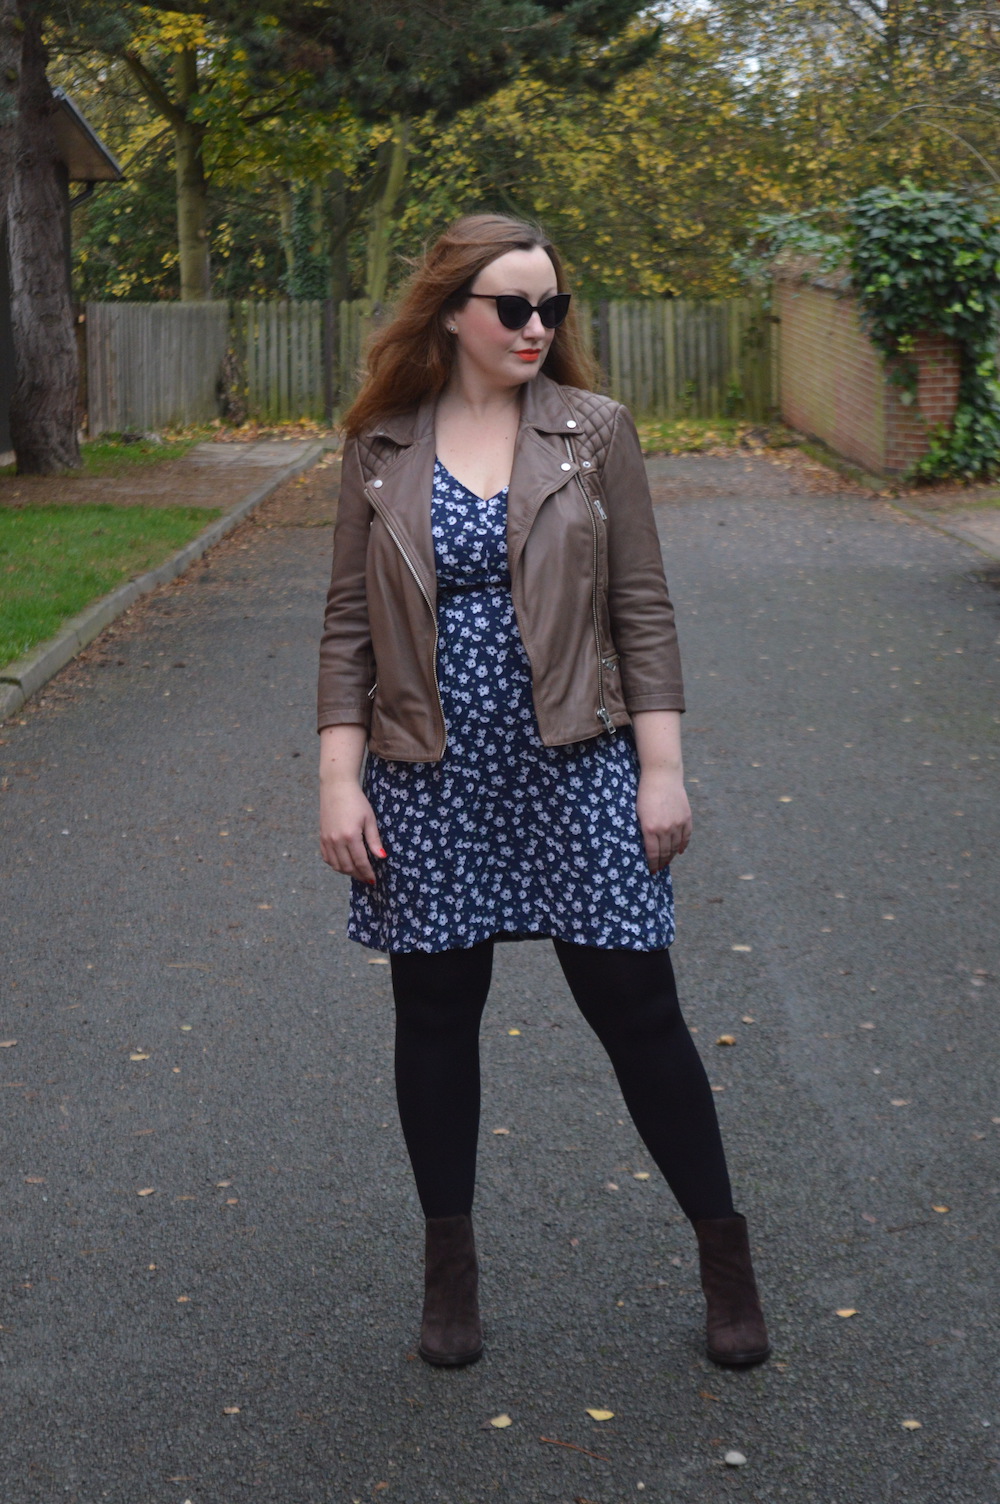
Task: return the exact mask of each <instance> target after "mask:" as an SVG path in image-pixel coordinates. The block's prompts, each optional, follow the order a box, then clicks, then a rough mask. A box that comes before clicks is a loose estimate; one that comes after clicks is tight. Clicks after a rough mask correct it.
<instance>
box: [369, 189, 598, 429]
mask: <svg viewBox="0 0 1000 1504" xmlns="http://www.w3.org/2000/svg"><path fill="white" fill-rule="evenodd" d="M535 246H540V247H541V248H542V250H543V251H545V252H546V254H547V255H548V257H549V260H550V261H551V262H552V266H553V268H554V270H555V274H556V287H557V288H558V290H559V291H560V292H565V291H566V290H567V289H566V277H565V273H564V271H563V266H562V262H561V261H560V259H559V253H558V252H557V250H556V248H555V246H554V245H553V244H552V242H551V241H550V240H549V239H548V237H547V236H546V235H544V234H543V232H542V231H541V230H540V229H539V228H538V227H537V226H536V225H530V224H526V223H524V222H523V221H522V220H519V219H510V218H508V217H507V216H506V215H504V214H468V215H466V216H465V218H464V219H459V220H457V221H456V222H455V224H453V225H451V226H450V227H449V228H448V229H447V230H445V232H444V234H443V235H442V236H441V237H440V239H438V240H436V241H435V242H434V244H433V245H432V246H431V248H430V250H428V251H427V252H426V254H425V255H424V257H423V260H422V261H421V262H420V263H419V265H418V266H417V268H416V270H415V271H414V272H413V275H412V276H411V277H410V279H409V281H408V282H407V284H406V286H405V287H404V289H403V292H402V296H401V298H400V301H399V305H398V308H397V310H396V314H395V317H394V318H393V319H392V320H391V322H390V323H389V324H387V325H386V327H385V328H384V329H380V330H379V332H378V333H377V334H376V335H375V337H374V339H373V340H372V342H371V345H370V346H369V349H368V361H367V372H366V375H365V380H364V384H363V385H362V387H361V390H360V392H359V393H358V395H357V397H356V399H355V401H354V402H353V403H352V405H351V407H350V409H349V410H348V412H347V413H346V414H345V416H344V420H343V422H344V428H345V429H346V431H347V433H348V434H351V435H356V434H359V433H364V432H366V431H368V430H369V429H371V428H373V427H375V426H376V425H377V424H378V423H379V422H381V421H382V419H384V418H387V417H389V415H390V414H391V413H399V412H405V411H406V410H407V409H408V408H411V407H415V406H416V405H417V403H419V402H421V401H423V399H424V398H425V397H436V396H438V395H439V393H441V392H442V391H444V388H445V387H446V386H447V385H448V382H449V380H450V378H451V371H452V365H453V363H454V358H455V356H454V351H455V342H454V340H452V339H449V337H448V334H447V331H446V330H445V327H444V316H445V315H446V314H447V313H448V311H449V310H450V309H452V308H456V309H457V308H462V307H463V306H464V305H465V303H466V302H467V301H468V295H469V292H470V290H471V288H472V284H473V282H474V281H475V279H476V277H477V276H478V275H479V273H480V272H481V271H482V269H483V267H484V266H489V264H490V262H491V261H495V260H496V259H497V257H498V256H503V255H505V254H506V253H507V251H530V250H533V249H534V248H535ZM545 374H546V375H547V376H550V377H551V378H552V380H553V381H558V382H560V383H561V384H562V385H563V386H576V387H584V388H586V389H588V390H589V389H592V388H593V387H594V385H595V376H596V370H595V366H594V362H593V360H592V358H591V356H590V354H589V352H588V350H587V348H586V346H585V344H584V342H583V340H582V338H581V336H580V330H579V326H578V324H577V321H576V319H575V317H574V311H573V306H572V304H571V305H570V311H569V315H568V317H567V318H566V320H565V322H564V323H562V324H560V325H559V328H558V329H557V330H556V331H555V336H554V338H553V340H552V344H551V345H550V347H549V352H548V354H547V355H546V357H545Z"/></svg>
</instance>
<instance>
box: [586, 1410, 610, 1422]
mask: <svg viewBox="0 0 1000 1504" xmlns="http://www.w3.org/2000/svg"><path fill="white" fill-rule="evenodd" d="M587 1414H588V1415H589V1416H590V1418H591V1420H614V1418H615V1412H614V1411H613V1410H588V1411H587Z"/></svg>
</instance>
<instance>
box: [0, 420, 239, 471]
mask: <svg viewBox="0 0 1000 1504" xmlns="http://www.w3.org/2000/svg"><path fill="white" fill-rule="evenodd" d="M211 434H212V429H211V428H205V429H198V430H197V431H196V432H194V433H191V432H188V433H185V434H183V435H182V436H179V437H177V438H165V439H164V440H163V442H162V443H161V444H156V443H154V442H153V441H152V440H151V439H137V440H136V441H135V442H134V443H130V444H123V443H122V441H121V438H120V437H119V436H118V435H117V434H110V433H106V434H102V435H101V437H100V438H99V439H92V440H90V441H88V442H87V443H85V444H81V445H80V454H81V456H82V458H83V469H82V470H70V471H68V472H67V479H70V480H71V479H72V478H73V476H74V475H120V474H121V473H122V471H125V470H133V469H135V468H136V466H138V465H162V464H163V462H164V460H179V459H180V458H181V457H182V455H185V454H187V452H188V450H189V449H192V448H193V447H194V445H195V444H198V443H200V442H201V440H202V439H206V438H209V437H210V436H211ZM15 473H16V466H14V465H0V475H14V474H15Z"/></svg>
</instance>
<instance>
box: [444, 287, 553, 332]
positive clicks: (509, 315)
mask: <svg viewBox="0 0 1000 1504" xmlns="http://www.w3.org/2000/svg"><path fill="white" fill-rule="evenodd" d="M466 296H467V297H469V298H487V299H488V300H489V301H490V302H492V303H495V304H496V305H497V318H498V319H499V320H500V322H501V324H502V325H503V326H504V328H505V329H523V328H524V327H525V325H526V324H527V323H528V322H529V320H530V319H531V315H532V314H533V313H537V314H538V317H539V318H540V319H541V321H542V325H543V327H544V328H546V329H558V327H559V325H560V324H561V323H562V321H563V319H564V318H565V317H566V315H567V313H568V312H569V300H570V296H571V294H570V293H568V292H557V293H555V294H554V295H553V296H552V297H551V298H546V299H545V300H544V302H542V303H539V304H538V305H537V307H533V306H532V305H531V304H530V303H529V302H528V300H527V298H522V297H519V296H518V294H517V293H513V292H501V293H490V292H470V293H467V294H466Z"/></svg>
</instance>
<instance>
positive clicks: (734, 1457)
mask: <svg viewBox="0 0 1000 1504" xmlns="http://www.w3.org/2000/svg"><path fill="white" fill-rule="evenodd" d="M722 1460H723V1462H725V1463H726V1465H727V1466H728V1467H744V1466H745V1465H746V1458H745V1457H744V1455H743V1453H742V1452H727V1453H726V1455H725V1457H724V1458H723V1459H722Z"/></svg>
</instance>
